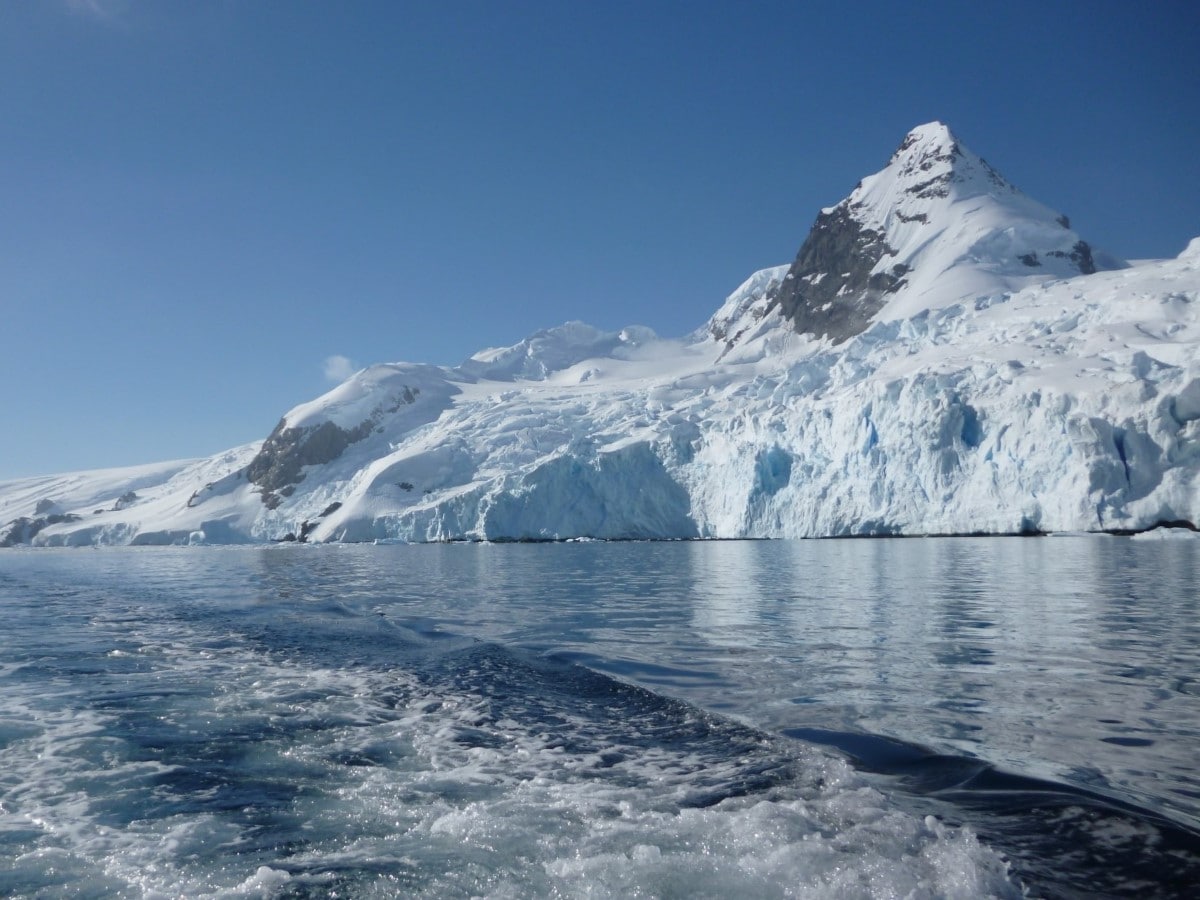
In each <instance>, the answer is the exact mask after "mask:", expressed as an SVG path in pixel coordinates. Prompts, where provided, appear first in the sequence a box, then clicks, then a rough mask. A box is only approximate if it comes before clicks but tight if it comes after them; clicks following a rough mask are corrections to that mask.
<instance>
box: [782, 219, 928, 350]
mask: <svg viewBox="0 0 1200 900" xmlns="http://www.w3.org/2000/svg"><path fill="white" fill-rule="evenodd" d="M894 253H895V251H894V250H893V249H892V248H891V247H889V246H888V245H887V243H886V242H885V241H884V239H883V235H881V234H880V233H879V232H878V231H873V230H872V229H869V228H864V227H863V226H862V225H861V224H860V223H859V222H858V220H857V219H855V217H854V215H853V213H852V211H851V208H850V207H849V206H847V205H844V204H843V205H840V206H836V207H834V208H833V209H831V210H827V211H825V212H822V213H821V214H820V215H819V216H817V221H816V223H815V224H814V225H813V227H812V230H811V231H810V232H809V233H808V238H807V239H806V240H805V241H804V245H803V246H802V247H801V248H800V252H799V253H798V254H797V255H796V261H795V262H793V263H792V267H791V268H790V269H789V270H788V274H787V277H786V278H785V279H784V282H783V286H782V287H781V288H780V291H779V298H778V303H779V309H780V312H781V313H782V314H783V316H784V318H786V319H788V320H789V321H791V323H792V325H793V326H794V327H795V329H796V331H798V332H800V333H801V334H813V335H816V336H817V337H821V336H826V337H829V338H831V339H832V340H833V342H834V343H835V344H840V343H842V342H843V341H846V340H849V339H850V338H852V337H854V335H856V334H858V333H859V332H861V331H862V330H863V329H865V328H866V327H867V324H868V323H869V322H870V321H871V317H872V316H874V315H875V314H876V313H877V312H879V310H880V309H882V308H883V305H884V303H885V302H887V295H888V294H890V293H893V292H894V291H896V290H898V289H899V288H900V287H901V286H902V285H903V284H904V275H905V274H906V273H907V271H908V270H907V269H906V268H905V267H904V266H903V265H898V266H896V267H894V268H893V269H892V270H891V271H890V272H875V273H872V269H874V268H875V266H876V265H877V264H878V263H879V261H880V260H881V259H883V258H884V257H885V256H889V255H894Z"/></svg>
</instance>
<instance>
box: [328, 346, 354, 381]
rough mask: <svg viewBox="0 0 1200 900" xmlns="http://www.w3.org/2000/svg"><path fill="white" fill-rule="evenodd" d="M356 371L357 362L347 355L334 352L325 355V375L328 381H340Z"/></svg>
mask: <svg viewBox="0 0 1200 900" xmlns="http://www.w3.org/2000/svg"><path fill="white" fill-rule="evenodd" d="M357 371H358V364H357V363H355V362H354V360H352V359H350V357H348V356H342V355H341V354H340V353H335V354H334V355H333V356H327V357H325V377H326V378H328V379H329V380H330V381H334V382H339V383H340V382H342V381H345V380H346V379H347V378H349V377H350V376H351V375H353V374H354V373H355V372H357Z"/></svg>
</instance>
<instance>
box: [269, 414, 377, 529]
mask: <svg viewBox="0 0 1200 900" xmlns="http://www.w3.org/2000/svg"><path fill="white" fill-rule="evenodd" d="M374 426H375V423H374V422H373V421H371V420H367V421H365V422H362V423H360V424H359V425H357V426H355V427H354V428H351V429H345V428H340V427H339V426H337V425H335V424H334V423H333V422H322V423H321V424H320V425H314V426H311V427H307V428H293V427H290V426H289V425H288V424H287V420H286V419H281V420H280V421H279V424H278V425H276V426H275V430H274V431H272V432H271V434H270V436H269V437H268V438H267V439H266V440H265V441H264V442H263V445H262V449H261V450H259V451H258V455H257V456H255V457H254V459H252V460H251V461H250V465H248V466H247V467H246V478H247V479H249V480H250V481H251V482H253V483H254V484H257V485H258V486H259V487H261V488H262V491H263V495H262V496H263V503H264V504H266V506H267V508H268V509H274V508H275V507H277V506H278V505H279V503H280V497H287V496H289V495H290V494H291V493H292V491H293V490H295V485H296V484H298V483H299V482H301V481H303V480H304V472H303V471H302V470H303V468H304V467H305V466H319V465H323V464H324V463H328V462H332V461H333V460H335V459H337V458H338V457H339V456H341V455H342V453H343V452H344V451H345V449H346V448H347V447H349V446H350V445H351V444H353V443H356V442H357V441H361V440H362V439H363V438H365V437H366V436H367V435H369V434H370V433H371V430H372V429H373V428H374Z"/></svg>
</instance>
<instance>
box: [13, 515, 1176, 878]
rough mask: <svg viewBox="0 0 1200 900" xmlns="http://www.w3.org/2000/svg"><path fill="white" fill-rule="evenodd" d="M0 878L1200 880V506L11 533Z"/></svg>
mask: <svg viewBox="0 0 1200 900" xmlns="http://www.w3.org/2000/svg"><path fill="white" fill-rule="evenodd" d="M0 616H2V619H0V896H17V897H39V898H41V897H60V896H61V897H131V898H141V897H163V898H166V897H189V898H191V897H405V896H434V897H597V898H598V897H614V898H615V897H621V898H625V897H721V898H724V897H733V896H738V897H835V898H847V897H870V898H875V897H913V898H923V897H930V898H932V897H961V898H977V897H986V896H995V897H1020V896H1035V897H1097V896H1100V897H1103V896H1114V897H1120V896H1126V897H1138V898H1152V897H1188V896H1197V891H1198V890H1200V774H1198V771H1197V770H1198V764H1200V541H1197V540H1161V541H1147V540H1132V539H1126V538H1112V537H1053V538H1029V539H1018V538H999V539H982V538H981V539H974V538H963V539H910V540H844V541H805V542H790V541H778V542H692V543H684V542H680V543H616V544H609V543H566V544H498V545H432V546H287V545H281V546H273V547H257V548H250V547H233V548H176V549H172V548H153V549H128V550H95V551H90V550H71V551H49V550H24V551H22V550H12V551H4V552H3V553H0Z"/></svg>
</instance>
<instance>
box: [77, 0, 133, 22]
mask: <svg viewBox="0 0 1200 900" xmlns="http://www.w3.org/2000/svg"><path fill="white" fill-rule="evenodd" d="M65 2H66V5H67V9H69V10H70V11H71V12H73V13H75V14H77V15H80V16H90V17H91V18H93V19H104V20H111V19H115V18H117V17H118V16H121V15H123V14H124V13H126V12H128V11H129V4H130V0H65Z"/></svg>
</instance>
